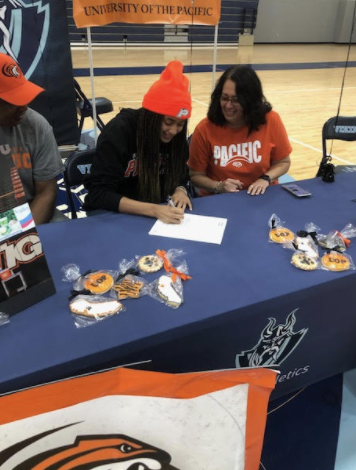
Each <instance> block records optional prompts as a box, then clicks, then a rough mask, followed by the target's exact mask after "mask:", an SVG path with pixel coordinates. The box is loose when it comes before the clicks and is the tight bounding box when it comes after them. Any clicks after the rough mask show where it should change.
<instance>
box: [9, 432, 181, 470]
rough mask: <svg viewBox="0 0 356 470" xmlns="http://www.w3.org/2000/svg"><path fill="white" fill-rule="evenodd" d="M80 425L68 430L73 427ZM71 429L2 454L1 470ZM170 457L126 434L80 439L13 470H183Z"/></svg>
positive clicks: (36, 436) (38, 438)
mask: <svg viewBox="0 0 356 470" xmlns="http://www.w3.org/2000/svg"><path fill="white" fill-rule="evenodd" d="M74 424H76V423H73V424H70V425H68V426H73V425H74ZM68 426H62V427H60V428H57V429H54V430H50V431H46V432H43V433H41V434H37V435H35V436H33V437H30V438H28V439H26V440H24V441H21V442H18V443H16V444H14V445H12V446H10V447H8V448H6V449H4V450H2V451H1V452H0V468H2V465H3V464H4V463H5V462H8V461H9V460H10V459H11V458H13V457H15V456H16V454H18V453H19V452H23V451H24V449H26V447H28V446H30V445H32V444H34V443H35V442H37V441H39V440H40V439H43V438H45V437H47V436H48V435H50V434H53V433H55V432H58V431H60V430H62V429H64V428H67V427H68ZM170 461H171V457H170V455H169V454H168V453H167V452H165V451H163V450H161V449H158V448H156V447H153V446H151V445H149V444H146V443H144V442H141V441H138V440H136V439H133V438H131V437H128V436H125V435H122V434H113V435H88V436H78V437H77V438H76V439H75V441H74V442H73V443H72V444H69V445H66V446H62V447H56V448H51V449H49V450H47V451H45V452H42V453H39V454H35V455H31V456H30V457H27V458H26V459H25V460H24V461H22V462H21V463H19V464H16V465H15V466H14V467H12V468H13V470H179V469H177V468H176V467H173V466H171V465H170Z"/></svg>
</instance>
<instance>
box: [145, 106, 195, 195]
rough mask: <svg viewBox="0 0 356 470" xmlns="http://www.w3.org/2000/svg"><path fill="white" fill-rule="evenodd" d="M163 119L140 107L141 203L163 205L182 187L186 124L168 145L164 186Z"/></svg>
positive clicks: (185, 149) (184, 168)
mask: <svg viewBox="0 0 356 470" xmlns="http://www.w3.org/2000/svg"><path fill="white" fill-rule="evenodd" d="M163 119H164V116H163V115H162V114H157V113H154V112H152V111H148V110H147V109H144V108H141V109H140V112H139V117H138V123H137V156H138V158H139V174H138V181H139V200H140V201H143V202H152V203H160V202H163V201H164V200H165V199H166V198H167V196H168V195H169V194H172V192H173V191H174V190H175V189H176V188H177V186H179V184H180V182H181V180H182V178H183V176H184V173H185V170H186V155H187V121H185V123H184V127H183V129H182V131H181V132H179V133H178V134H177V135H175V136H174V137H173V139H172V140H171V141H170V142H169V143H168V144H166V145H167V147H166V148H167V153H168V156H167V158H166V161H165V162H164V163H163V164H164V181H163V185H162V186H163V187H161V179H160V167H161V161H160V160H161V159H160V153H161V140H160V134H161V129H162V122H163Z"/></svg>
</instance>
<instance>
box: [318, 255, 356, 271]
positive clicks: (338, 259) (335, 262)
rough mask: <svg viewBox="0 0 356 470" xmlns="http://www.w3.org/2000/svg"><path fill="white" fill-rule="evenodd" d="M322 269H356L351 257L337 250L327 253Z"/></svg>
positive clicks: (322, 260) (322, 261) (324, 256)
mask: <svg viewBox="0 0 356 470" xmlns="http://www.w3.org/2000/svg"><path fill="white" fill-rule="evenodd" d="M321 265H322V269H325V270H326V271H335V272H339V271H348V270H349V269H355V265H354V262H353V260H352V258H351V256H349V255H347V254H346V253H341V252H339V251H336V250H330V251H327V252H326V253H325V254H324V255H323V256H322V258H321Z"/></svg>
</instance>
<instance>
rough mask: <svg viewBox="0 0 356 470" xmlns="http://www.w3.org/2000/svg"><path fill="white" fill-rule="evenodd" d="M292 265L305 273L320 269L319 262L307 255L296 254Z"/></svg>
mask: <svg viewBox="0 0 356 470" xmlns="http://www.w3.org/2000/svg"><path fill="white" fill-rule="evenodd" d="M291 263H292V264H294V266H295V267H296V268H298V269H303V270H304V271H314V270H315V269H317V267H318V262H317V261H316V260H315V259H313V258H311V257H310V256H308V255H307V254H306V253H294V255H293V256H292V259H291Z"/></svg>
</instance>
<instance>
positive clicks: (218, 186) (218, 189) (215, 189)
mask: <svg viewBox="0 0 356 470" xmlns="http://www.w3.org/2000/svg"><path fill="white" fill-rule="evenodd" d="M221 184H222V181H219V182H218V184H217V185H216V186H215V188H214V194H220V193H221V191H220V185H221Z"/></svg>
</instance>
